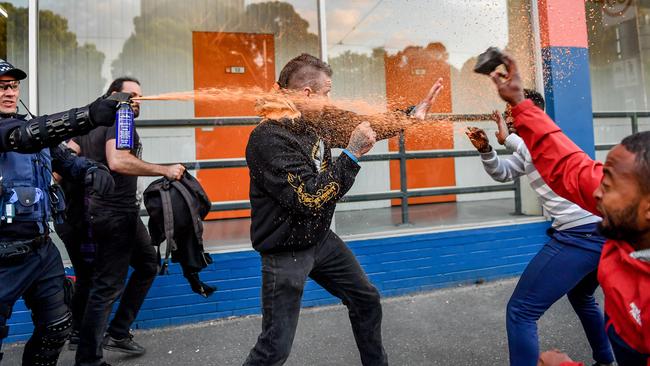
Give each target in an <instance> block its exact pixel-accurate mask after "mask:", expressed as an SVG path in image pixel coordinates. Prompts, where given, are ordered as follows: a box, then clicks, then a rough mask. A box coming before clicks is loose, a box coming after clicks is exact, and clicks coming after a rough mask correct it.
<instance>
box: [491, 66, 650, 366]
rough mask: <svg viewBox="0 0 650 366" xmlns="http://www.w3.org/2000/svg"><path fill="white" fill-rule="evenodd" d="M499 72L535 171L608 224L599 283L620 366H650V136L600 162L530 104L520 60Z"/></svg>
mask: <svg viewBox="0 0 650 366" xmlns="http://www.w3.org/2000/svg"><path fill="white" fill-rule="evenodd" d="M504 63H505V65H506V70H507V73H502V72H498V71H496V72H494V73H492V75H491V78H492V80H493V81H494V83H495V84H496V86H497V89H498V91H499V95H500V96H501V98H502V99H503V100H505V101H506V102H508V103H509V104H510V105H511V106H512V107H513V108H512V116H513V118H514V120H515V128H516V129H517V133H518V134H519V136H521V137H522V138H523V140H524V141H525V143H526V145H527V146H528V148H529V150H530V153H531V155H532V158H533V163H534V164H535V167H536V168H537V170H538V171H539V173H540V174H541V176H542V177H543V178H544V180H545V181H546V183H547V184H548V185H549V186H550V187H551V188H552V189H553V191H555V192H556V193H557V194H559V195H561V196H563V197H565V198H566V199H568V200H570V201H572V202H574V203H576V204H578V205H580V206H581V207H583V208H584V209H586V210H588V211H591V212H593V213H594V214H596V215H599V216H601V217H602V218H603V221H602V223H601V224H600V230H601V232H602V233H603V235H605V236H606V237H607V238H608V239H609V240H608V241H607V242H606V243H605V245H604V247H603V252H602V255H601V258H600V264H599V270H598V279H599V281H600V284H601V286H602V288H603V292H604V294H605V315H606V316H607V318H608V321H607V324H606V328H607V334H608V335H609V338H610V341H611V343H612V347H613V349H614V353H615V355H616V359H617V361H618V363H619V364H620V365H623V366H627V365H642V366H646V365H648V366H650V357H649V354H650V131H646V132H640V133H636V134H633V135H631V136H628V137H626V138H625V139H623V141H621V143H620V144H619V145H617V146H616V147H614V148H613V149H612V150H611V151H610V152H609V154H608V156H607V161H606V162H605V164H603V163H601V162H597V161H594V160H592V159H591V158H590V157H589V156H588V155H587V154H586V153H585V152H584V151H582V150H581V149H580V148H579V147H578V146H576V144H574V143H573V142H572V141H571V140H570V139H569V138H568V137H567V136H566V135H564V133H562V131H561V130H560V128H559V127H558V126H557V125H556V124H555V123H554V122H553V121H552V120H551V119H550V118H549V117H548V116H547V115H546V114H545V113H544V112H543V111H542V110H541V109H539V108H537V107H536V106H535V105H534V104H533V102H532V101H531V100H526V99H525V98H524V90H523V84H522V82H521V77H520V75H519V72H518V71H517V65H516V63H515V61H514V60H513V59H512V58H510V57H509V56H505V57H504Z"/></svg>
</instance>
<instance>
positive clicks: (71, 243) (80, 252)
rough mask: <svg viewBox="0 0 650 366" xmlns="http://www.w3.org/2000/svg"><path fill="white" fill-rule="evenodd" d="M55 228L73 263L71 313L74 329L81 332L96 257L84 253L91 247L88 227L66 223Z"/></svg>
mask: <svg viewBox="0 0 650 366" xmlns="http://www.w3.org/2000/svg"><path fill="white" fill-rule="evenodd" d="M55 228H56V233H57V235H59V237H60V238H61V240H62V241H63V244H64V245H65V250H66V251H67V252H68V256H69V257H70V262H72V267H73V268H74V275H75V283H74V295H73V296H72V300H71V301H70V311H72V329H73V330H75V331H79V330H80V329H81V323H82V322H83V317H84V312H85V311H86V303H87V302H88V293H89V291H90V285H91V280H92V273H93V262H94V257H95V255H94V253H90V254H92V258H89V254H88V253H84V249H86V248H84V246H86V247H88V246H90V245H91V244H90V238H89V235H88V228H87V226H86V225H83V224H81V223H74V224H73V223H70V224H68V223H65V224H61V225H55ZM93 245H94V244H93Z"/></svg>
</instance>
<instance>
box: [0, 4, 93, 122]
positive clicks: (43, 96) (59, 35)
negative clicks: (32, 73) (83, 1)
mask: <svg viewBox="0 0 650 366" xmlns="http://www.w3.org/2000/svg"><path fill="white" fill-rule="evenodd" d="M0 5H1V6H2V7H3V8H4V9H5V10H6V11H7V14H8V17H7V18H3V19H6V26H4V27H0V32H3V34H2V35H0V39H1V40H2V42H5V43H4V45H3V47H2V46H0V47H2V49H3V50H6V57H7V59H9V61H10V62H12V63H14V64H16V65H20V66H22V67H26V65H27V63H28V61H27V41H26V40H27V34H28V10H27V8H25V7H15V6H14V5H13V4H10V3H0ZM3 23H4V22H3ZM38 61H39V64H38V67H39V96H40V103H39V104H40V105H39V106H40V110H39V112H41V113H48V112H54V111H56V110H60V109H61V108H65V107H69V106H73V105H77V104H84V103H87V102H88V96H89V95H99V94H100V93H101V91H102V88H103V87H104V83H105V82H106V81H105V80H104V79H103V78H102V77H101V67H102V63H103V62H104V54H103V53H102V52H100V51H98V50H97V48H96V47H95V45H93V44H89V43H85V44H83V45H80V44H79V42H78V41H77V35H76V34H75V33H73V32H71V31H70V30H69V28H68V20H67V19H66V18H65V17H63V16H61V15H59V14H56V13H54V12H52V11H49V10H41V11H39V60H38ZM23 65H24V66H23Z"/></svg>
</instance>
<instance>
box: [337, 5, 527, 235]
mask: <svg viewBox="0 0 650 366" xmlns="http://www.w3.org/2000/svg"><path fill="white" fill-rule="evenodd" d="M326 6H327V9H326V12H327V43H328V45H327V48H328V57H329V62H330V64H331V65H332V68H333V70H334V76H333V88H332V95H333V97H335V98H350V99H361V100H363V101H371V102H375V103H377V102H379V103H380V104H382V103H383V106H384V107H385V108H386V109H396V108H405V107H407V106H409V105H414V104H416V103H418V102H419V101H420V100H421V98H422V97H423V96H424V95H426V93H427V91H428V90H429V88H430V87H431V85H433V83H434V82H435V80H436V79H437V78H439V77H442V78H443V80H444V82H443V83H444V90H443V91H442V93H441V94H440V95H439V97H438V100H437V101H436V103H435V105H434V106H433V108H432V112H434V113H453V114H486V113H490V112H491V111H492V110H493V109H500V110H503V109H504V107H505V106H504V103H503V102H502V101H501V100H500V99H499V97H498V95H497V93H496V91H495V87H494V85H493V84H492V81H491V80H490V79H489V78H487V77H485V76H484V75H479V74H476V73H474V72H473V67H474V65H475V63H476V57H477V56H478V55H479V54H480V53H482V52H483V51H485V50H486V49H487V48H488V47H490V46H496V47H499V48H501V49H505V50H507V51H508V52H509V53H511V54H512V55H513V56H514V57H515V58H516V59H517V60H518V61H519V63H520V65H521V66H520V68H521V71H522V75H523V78H524V82H525V85H526V87H529V88H534V86H535V80H534V78H535V69H534V64H535V62H534V52H533V48H532V46H533V36H532V35H533V32H532V29H531V22H530V5H529V1H525V0H480V1H477V0H463V1H458V0H423V1H398V0H369V1H368V0H363V1H362V0H352V1H350V0H328V1H327V3H326ZM469 125H473V126H478V127H482V128H484V129H486V130H487V133H488V136H489V137H492V139H493V140H494V133H493V132H492V131H494V128H493V126H494V123H488V122H486V121H483V122H481V121H479V122H472V123H464V122H458V123H453V124H452V123H438V124H435V123H433V122H431V123H428V124H426V125H424V126H422V127H420V128H415V129H411V130H408V131H407V133H406V149H407V150H409V151H413V150H437V149H444V150H453V149H461V150H466V149H473V147H472V145H471V144H470V143H469V141H468V139H467V137H466V136H465V134H464V131H465V128H466V127H467V126H469ZM493 146H497V147H498V144H496V142H495V141H493ZM397 150H398V142H397V140H396V139H393V140H390V141H381V142H379V143H378V144H377V145H376V147H375V148H374V149H373V152H374V153H385V152H388V151H397ZM363 166H364V168H363V169H362V170H361V172H360V174H359V176H358V177H357V180H356V183H355V186H354V187H353V188H352V190H351V191H350V194H362V193H369V192H385V191H388V190H399V189H400V183H399V182H400V173H399V162H397V161H392V162H390V163H389V162H373V163H364V164H363ZM406 178H407V182H408V186H409V189H411V188H432V187H441V186H444V187H448V186H451V187H453V186H457V187H466V186H481V185H495V184H498V183H496V182H494V181H493V180H492V179H491V178H490V177H489V176H487V174H485V173H484V172H483V167H482V165H481V162H480V160H479V159H478V158H477V157H468V158H443V159H417V160H410V161H408V162H407V172H406ZM512 197H513V192H497V193H487V194H483V193H482V194H466V195H457V196H456V195H449V196H438V197H423V198H413V199H410V200H409V202H410V203H412V204H427V203H441V202H447V203H450V204H443V205H437V206H436V207H435V208H434V207H433V206H431V205H422V206H413V207H412V208H411V220H410V221H411V223H412V224H414V225H415V226H427V225H429V226H431V225H438V224H442V225H445V224H446V222H445V220H446V219H445V216H446V214H445V213H444V212H447V213H449V214H450V216H449V218H451V216H454V215H460V214H459V213H460V212H461V211H463V210H468V212H469V211H472V209H469V208H464V206H462V204H461V205H457V204H456V202H460V201H467V200H478V199H481V200H485V199H489V200H492V202H493V206H492V208H493V210H492V211H491V212H492V214H493V215H492V218H495V217H496V216H495V215H497V216H498V215H499V214H498V213H499V212H501V213H503V214H504V216H508V215H509V214H510V212H512V211H513V203H512V201H511V200H512ZM502 199H506V200H509V201H508V203H506V204H503V203H502V201H499V200H502ZM495 200H496V201H495ZM399 202H400V201H399V200H395V201H383V202H381V201H380V202H377V201H375V202H372V203H366V202H364V203H349V204H345V205H340V209H341V210H355V209H360V208H371V209H374V210H379V211H377V212H375V213H368V215H366V216H367V217H366V218H365V219H363V218H362V219H361V220H360V221H359V220H357V221H354V220H350V219H349V218H347V216H346V218H345V219H342V220H339V221H337V228H343V232H345V231H346V230H347V229H346V228H344V226H345V227H347V226H350V230H355V229H354V227H357V228H358V227H361V226H367V229H368V231H370V232H371V231H373V230H374V231H376V230H377V228H378V227H384V228H386V229H387V230H388V229H389V228H390V227H391V225H392V226H394V225H395V224H401V216H400V213H399V211H398V210H397V211H396V209H397V207H398V206H396V205H398V204H399ZM391 206H392V207H393V213H392V214H391V213H390V212H388V213H387V214H386V215H384V216H383V218H381V217H382V212H384V211H385V208H388V207H391ZM476 207H477V208H476V212H479V211H480V210H481V207H479V206H476ZM487 207H490V206H489V203H488V206H487ZM381 208H384V210H383V211H382V209H381ZM487 210H488V211H489V209H487ZM340 215H344V214H343V213H340ZM470 216H471V215H470ZM458 217H460V216H457V217H456V218H458ZM465 217H467V216H465ZM474 219H476V220H478V221H481V220H485V219H487V218H486V217H482V218H481V217H480V215H479V216H475V217H474ZM452 221H453V220H452Z"/></svg>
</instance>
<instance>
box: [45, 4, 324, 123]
mask: <svg viewBox="0 0 650 366" xmlns="http://www.w3.org/2000/svg"><path fill="white" fill-rule="evenodd" d="M39 4H40V9H41V11H40V26H41V28H40V46H41V50H40V53H39V73H40V81H39V99H40V100H39V103H40V107H41V111H43V112H53V111H56V110H60V109H62V108H65V107H69V106H72V105H75V104H84V103H87V102H88V100H89V99H92V98H93V97H94V96H98V95H100V94H101V93H102V92H103V91H104V90H105V89H106V87H107V86H108V83H109V82H110V81H111V80H112V79H114V78H116V77H119V76H123V75H130V76H134V77H136V78H138V79H139V80H140V81H141V83H142V89H143V92H144V93H145V94H146V95H155V94H159V93H169V92H179V91H191V90H193V89H195V87H196V86H201V85H203V84H205V80H206V79H205V76H206V75H207V74H210V73H212V74H213V75H212V76H213V77H214V78H216V77H218V76H220V75H217V74H220V73H221V74H223V70H222V69H221V68H219V70H207V69H206V68H207V67H208V64H209V63H210V62H213V61H215V62H217V61H218V60H216V59H215V57H218V56H219V52H221V53H222V54H225V53H228V54H229V55H231V56H232V58H236V57H239V58H240V60H239V61H237V62H236V63H235V64H233V65H229V67H230V66H235V67H243V68H244V69H233V70H234V71H233V74H234V73H235V72H236V71H238V70H241V71H243V74H242V75H235V77H236V76H242V78H246V77H248V75H252V74H253V73H252V72H251V73H249V70H250V71H254V70H252V69H254V68H255V63H254V62H253V61H255V57H254V55H252V53H253V50H254V49H255V47H256V46H257V45H258V44H262V43H263V42H265V40H264V39H262V38H263V37H264V35H267V36H270V38H271V41H270V42H267V43H265V44H267V45H268V46H269V47H271V48H270V49H273V50H274V52H273V53H272V54H270V55H267V56H268V60H265V61H266V62H267V63H270V64H271V68H272V70H271V72H270V73H269V72H267V73H266V75H265V76H266V78H265V80H257V83H258V84H261V85H260V86H262V85H267V84H268V82H269V80H270V82H271V84H272V82H273V81H274V80H275V75H276V74H277V73H278V72H279V70H280V68H281V67H282V65H283V64H284V63H286V62H287V61H288V60H289V59H290V58H292V57H294V56H296V55H298V54H300V53H301V52H311V53H315V54H318V36H317V23H316V4H315V1H299V0H294V1H259V0H190V1H176V0H174V1H170V0H127V1H124V0H102V1H85V0H70V1H57V0H41V1H39ZM235 41H236V42H238V43H240V45H239V48H241V49H231V48H228V47H233V45H232V43H233V42H235ZM267 51H268V49H267ZM209 52H212V53H211V54H209V55H208V53H209ZM237 53H238V54H237ZM200 56H206V57H207V58H206V57H203V58H202V59H200V60H197V59H199V58H200ZM247 62H248V63H249V64H248V65H246V63H247ZM217 63H218V62H217ZM267 66H268V65H267ZM249 67H250V68H249ZM215 68H216V65H215ZM224 70H225V68H224ZM229 72H230V70H229ZM197 74H198V75H197ZM197 76H198V77H197ZM266 79H268V80H266ZM196 112H197V111H196V110H195V105H194V103H192V102H169V101H167V102H165V103H145V104H144V105H143V107H142V118H144V119H161V118H163V119H173V118H193V117H195V116H203V115H202V113H201V111H198V112H199V113H196ZM247 114H248V115H251V113H250V112H249V113H247ZM212 115H214V116H219V115H228V113H225V114H220V113H218V111H217V113H213V114H212ZM212 115H211V116H212Z"/></svg>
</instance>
